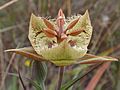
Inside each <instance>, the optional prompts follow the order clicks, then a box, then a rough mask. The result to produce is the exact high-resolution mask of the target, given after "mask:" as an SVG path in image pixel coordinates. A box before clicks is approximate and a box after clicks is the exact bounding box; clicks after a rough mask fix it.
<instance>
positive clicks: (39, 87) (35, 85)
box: [26, 78, 43, 90]
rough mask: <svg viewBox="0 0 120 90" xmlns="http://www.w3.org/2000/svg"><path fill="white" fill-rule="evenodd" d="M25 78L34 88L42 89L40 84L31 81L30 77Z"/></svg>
mask: <svg viewBox="0 0 120 90" xmlns="http://www.w3.org/2000/svg"><path fill="white" fill-rule="evenodd" d="M26 79H27V80H28V81H29V82H30V83H31V84H32V85H33V86H34V87H35V88H36V90H43V89H42V88H41V86H40V85H39V84H38V83H36V82H35V81H33V80H32V79H29V78H26Z"/></svg>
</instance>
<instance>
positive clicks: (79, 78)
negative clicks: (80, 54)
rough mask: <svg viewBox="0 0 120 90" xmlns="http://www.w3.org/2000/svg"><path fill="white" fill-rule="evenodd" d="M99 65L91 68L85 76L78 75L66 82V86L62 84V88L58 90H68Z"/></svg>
mask: <svg viewBox="0 0 120 90" xmlns="http://www.w3.org/2000/svg"><path fill="white" fill-rule="evenodd" d="M101 64H102V63H100V64H97V65H95V66H94V67H93V68H91V69H90V70H89V71H88V72H86V73H85V74H80V75H79V76H78V77H77V78H74V79H72V80H70V81H68V82H67V83H66V84H64V85H63V86H62V88H61V89H60V90H68V89H69V88H70V87H71V86H73V85H74V84H75V83H76V82H77V81H79V80H81V79H82V78H83V77H84V76H86V75H87V74H88V73H90V72H91V71H93V70H94V69H96V68H98V67H99V66H100V65H101Z"/></svg>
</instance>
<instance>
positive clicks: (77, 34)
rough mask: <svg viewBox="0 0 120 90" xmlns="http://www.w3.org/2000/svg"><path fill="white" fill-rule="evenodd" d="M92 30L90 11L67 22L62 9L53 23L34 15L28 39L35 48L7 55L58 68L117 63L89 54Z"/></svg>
mask: <svg viewBox="0 0 120 90" xmlns="http://www.w3.org/2000/svg"><path fill="white" fill-rule="evenodd" d="M92 30H93V28H92V26H91V21H90V18H89V13H88V11H86V12H85V14H84V15H76V16H73V17H68V18H67V19H66V18H65V15H64V13H63V12H62V10H61V9H60V10H59V12H58V16H57V18H56V19H49V20H48V19H46V18H44V17H37V16H35V15H34V14H32V15H31V19H30V25H29V35H28V37H29V40H30V42H31V45H32V47H30V48H23V49H10V50H7V51H14V52H16V53H19V54H22V55H24V56H27V57H30V58H33V59H35V60H39V61H42V60H43V61H49V62H52V63H54V64H55V65H57V66H66V65H71V64H77V63H93V62H103V61H116V60H117V59H115V58H111V57H100V56H95V55H91V54H86V53H87V51H88V49H87V47H88V45H89V42H90V39H91V36H92Z"/></svg>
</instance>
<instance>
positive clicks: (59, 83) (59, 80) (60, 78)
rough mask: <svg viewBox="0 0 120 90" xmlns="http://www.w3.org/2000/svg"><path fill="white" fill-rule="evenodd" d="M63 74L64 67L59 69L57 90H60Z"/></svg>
mask: <svg viewBox="0 0 120 90" xmlns="http://www.w3.org/2000/svg"><path fill="white" fill-rule="evenodd" d="M63 74H64V67H59V79H58V86H57V90H60V88H61V84H62V80H63Z"/></svg>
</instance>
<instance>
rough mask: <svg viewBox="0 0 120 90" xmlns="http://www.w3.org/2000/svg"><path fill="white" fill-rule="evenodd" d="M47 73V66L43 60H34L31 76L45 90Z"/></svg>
mask: <svg viewBox="0 0 120 90" xmlns="http://www.w3.org/2000/svg"><path fill="white" fill-rule="evenodd" d="M46 75H47V66H46V64H45V63H43V62H39V61H35V62H34V63H33V67H32V77H33V79H34V80H35V81H36V82H37V83H38V84H39V85H40V87H41V88H42V90H45V85H44V82H45V79H46Z"/></svg>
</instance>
